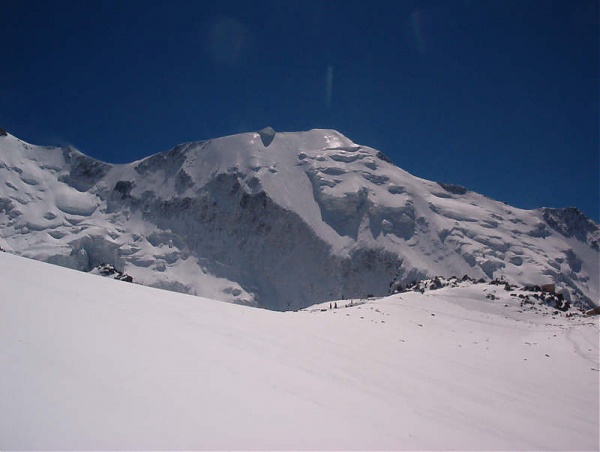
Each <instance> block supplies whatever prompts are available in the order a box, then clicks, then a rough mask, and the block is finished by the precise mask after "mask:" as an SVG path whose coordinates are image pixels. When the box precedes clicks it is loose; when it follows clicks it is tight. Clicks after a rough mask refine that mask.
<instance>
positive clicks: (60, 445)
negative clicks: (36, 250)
mask: <svg viewBox="0 0 600 452" xmlns="http://www.w3.org/2000/svg"><path fill="white" fill-rule="evenodd" d="M70 207H71V208H75V207H77V208H78V209H79V208H83V207H84V206H76V205H75V204H70ZM489 293H494V295H495V296H497V297H498V299H496V300H490V299H487V298H485V297H486V294H489ZM350 303H351V302H350V301H349V300H338V301H337V305H338V309H329V303H325V304H322V305H317V306H313V307H310V308H307V309H306V310H302V311H298V312H291V311H290V312H274V311H268V310H262V309H255V308H250V307H245V306H239V305H234V304H228V303H222V302H218V301H213V300H209V299H201V298H198V297H194V296H189V295H183V294H178V293H174V292H167V291H161V290H158V289H153V288H149V287H143V286H140V285H137V284H128V283H125V282H120V281H115V280H112V279H107V278H102V277H98V276H94V275H90V274H85V273H82V272H77V271H74V270H69V269H66V268H62V267H58V266H53V265H50V264H47V263H42V262H38V261H34V260H29V259H25V258H23V257H18V256H15V255H12V254H8V253H0V449H2V450H9V449H14V450H24V449H38V450H41V449H55V450H58V449H60V450H67V449H69V450H71V449H79V450H98V449H105V450H109V449H111V450H114V449H126V450H131V449H138V450H139V449H147V450H150V449H153V450H156V449H162V450H164V449H177V450H183V449H188V450H189V449H219V450H223V449H227V450H231V449H246V450H257V449H260V450H276V449H277V450H288V449H295V450H311V449H319V450H332V449H335V450H372V449H379V450H390V449H391V450H403V449H412V450H441V449H443V450H449V449H461V450H467V449H468V450H598V448H599V406H598V400H599V389H598V388H599V385H598V383H599V375H600V373H599V369H600V366H599V362H598V352H599V350H598V332H599V331H598V328H599V324H598V317H595V318H588V317H583V316H573V317H570V318H567V317H566V315H565V314H564V313H560V314H558V313H557V314H555V313H554V311H553V310H552V309H550V308H546V307H541V308H540V309H541V311H539V312H534V311H532V310H528V309H524V308H522V307H521V306H520V305H519V302H518V300H517V299H516V297H514V296H511V295H510V294H509V293H508V292H507V291H504V290H503V289H501V288H498V287H494V286H491V285H488V284H480V285H472V284H471V285H464V286H461V287H456V288H444V289H440V290H437V291H430V292H426V293H425V294H420V293H403V294H398V295H394V296H390V297H387V298H381V299H371V300H352V306H348V307H346V305H349V304H350Z"/></svg>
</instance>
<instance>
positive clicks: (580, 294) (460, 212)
mask: <svg viewBox="0 0 600 452" xmlns="http://www.w3.org/2000/svg"><path fill="white" fill-rule="evenodd" d="M0 247H3V248H5V249H8V250H12V251H14V252H15V253H18V254H21V255H24V256H27V257H32V258H36V259H41V260H45V261H47V262H52V263H57V264H60V265H63V266H67V267H70V268H76V269H80V270H84V271H89V270H91V269H92V268H93V267H95V266H97V265H99V264H101V263H107V264H111V265H114V266H115V267H116V268H118V269H119V270H121V271H124V272H125V273H127V274H129V275H131V276H133V278H134V280H135V281H136V282H140V283H142V284H145V285H150V286H155V287H161V288H165V289H170V290H175V291H179V292H184V293H190V294H196V295H200V296H205V297H210V298H216V299H220V300H227V301H233V302H236V303H240V304H248V305H253V306H256V305H258V306H262V307H267V308H270V309H277V310H286V309H297V308H302V307H306V306H309V305H310V304H312V303H315V302H322V301H326V300H332V299H339V298H344V297H345V298H349V297H360V296H367V295H369V294H374V295H385V294H386V293H387V291H388V288H389V287H390V284H391V283H392V281H397V282H398V281H399V282H402V283H406V282H411V281H413V280H417V279H421V278H423V277H425V276H433V275H444V276H452V275H456V276H462V275H464V274H467V275H469V276H471V277H475V278H480V277H485V278H490V279H491V278H494V277H500V276H505V277H506V278H507V279H509V280H510V281H511V282H514V283H517V284H544V283H548V282H551V281H554V282H555V283H556V284H557V285H558V287H559V288H567V289H568V290H569V291H570V292H571V293H572V294H573V296H574V298H576V299H579V300H580V302H581V303H582V304H584V305H591V304H592V303H597V302H598V299H599V296H600V294H599V290H598V284H599V273H600V268H599V261H600V257H599V256H600V255H599V249H600V230H599V229H598V225H597V224H595V223H594V222H593V221H591V220H589V219H588V218H586V217H585V216H584V215H583V214H581V212H579V211H578V210H577V209H574V208H568V209H539V210H534V211H525V210H521V209H517V208H513V207H511V206H508V205H505V204H504V203H501V202H497V201H494V200H491V199H489V198H486V197H485V196H482V195H479V194H477V193H473V192H471V191H468V190H466V189H464V188H462V187H458V186H455V185H449V184H438V183H436V182H431V181H427V180H424V179H420V178H417V177H414V176H412V175H410V174H408V173H407V172H405V171H403V170H402V169H400V168H398V167H396V166H394V165H393V164H391V163H390V162H389V161H387V159H386V157H385V155H384V154H382V153H381V152H379V151H376V150H375V149H372V148H369V147H366V146H361V145H357V144H355V143H353V142H352V141H351V140H349V139H348V138H346V137H344V136H343V135H341V134H340V133H339V132H336V131H333V130H311V131H308V132H297V133H275V132H274V131H272V129H271V130H265V131H261V132H260V133H245V134H240V135H233V136H228V137H223V138H218V139H215V140H210V141H206V142H195V143H186V144H182V145H179V146H176V147H175V148H173V149H172V150H170V151H168V152H165V153H161V154H157V155H154V156H151V157H148V158H146V159H143V160H140V161H138V162H133V163H130V164H126V165H110V164H107V163H103V162H99V161H96V160H94V159H91V158H89V157H86V156H85V155H83V154H81V153H80V152H78V151H76V150H74V149H72V148H69V147H67V148H49V147H42V146H34V145H30V144H28V143H25V142H23V141H22V140H19V139H18V138H16V137H14V136H12V135H10V134H7V135H6V136H2V137H0Z"/></svg>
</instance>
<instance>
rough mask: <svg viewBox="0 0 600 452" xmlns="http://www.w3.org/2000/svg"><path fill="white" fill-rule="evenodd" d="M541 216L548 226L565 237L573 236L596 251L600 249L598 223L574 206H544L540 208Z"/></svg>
mask: <svg viewBox="0 0 600 452" xmlns="http://www.w3.org/2000/svg"><path fill="white" fill-rule="evenodd" d="M542 216H543V218H544V221H546V223H547V224H548V226H550V227H551V228H552V229H554V230H555V231H557V232H559V233H561V234H562V235H564V236H565V237H574V238H576V239H577V240H579V241H580V242H584V243H588V244H589V245H590V246H591V247H592V248H593V249H595V250H596V251H598V250H599V249H600V229H599V228H598V225H597V224H596V223H594V222H593V221H592V220H590V219H589V218H588V217H587V216H585V215H584V214H583V213H582V212H581V211H580V210H579V209H577V208H576V207H565V208H562V209H554V208H545V209H542Z"/></svg>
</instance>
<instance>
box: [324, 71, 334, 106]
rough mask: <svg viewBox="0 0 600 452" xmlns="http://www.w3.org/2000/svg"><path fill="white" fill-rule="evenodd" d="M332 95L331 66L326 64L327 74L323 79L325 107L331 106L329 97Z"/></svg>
mask: <svg viewBox="0 0 600 452" xmlns="http://www.w3.org/2000/svg"><path fill="white" fill-rule="evenodd" d="M332 95H333V66H331V65H329V66H327V76H326V79H325V96H326V97H325V102H326V105H327V108H331V98H332Z"/></svg>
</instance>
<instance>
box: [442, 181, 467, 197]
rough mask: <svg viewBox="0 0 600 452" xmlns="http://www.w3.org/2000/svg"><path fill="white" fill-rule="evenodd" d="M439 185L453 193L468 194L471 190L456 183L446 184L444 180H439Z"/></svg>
mask: <svg viewBox="0 0 600 452" xmlns="http://www.w3.org/2000/svg"><path fill="white" fill-rule="evenodd" d="M438 185H439V186H440V187H442V188H443V189H444V190H446V191H447V192H448V193H452V194H453V195H466V194H467V192H468V191H469V190H467V189H466V188H465V187H462V186H460V185H454V184H444V183H442V182H438Z"/></svg>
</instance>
